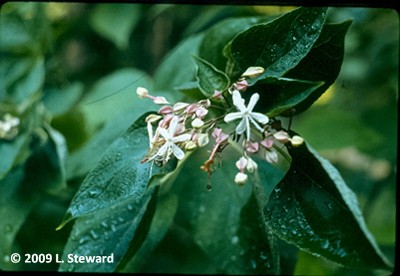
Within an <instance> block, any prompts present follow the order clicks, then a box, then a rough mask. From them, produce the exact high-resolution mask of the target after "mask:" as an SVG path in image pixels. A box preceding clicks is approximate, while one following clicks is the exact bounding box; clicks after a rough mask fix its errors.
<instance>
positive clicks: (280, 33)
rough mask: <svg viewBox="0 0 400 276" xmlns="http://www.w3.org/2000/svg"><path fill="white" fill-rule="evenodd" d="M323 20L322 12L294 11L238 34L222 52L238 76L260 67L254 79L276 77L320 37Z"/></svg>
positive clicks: (303, 8) (311, 10)
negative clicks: (249, 69)
mask: <svg viewBox="0 0 400 276" xmlns="http://www.w3.org/2000/svg"><path fill="white" fill-rule="evenodd" d="M325 17H326V8H310V7H301V8H298V9H295V10H293V11H291V12H288V13H286V14H284V15H282V16H281V17H279V18H277V19H275V20H273V21H271V22H269V23H265V24H258V25H255V26H253V27H251V28H249V29H247V30H246V31H244V32H241V33H239V34H238V35H237V36H235V37H234V39H233V40H232V41H231V42H230V43H229V44H228V45H227V46H226V49H225V50H224V52H225V54H226V55H227V56H228V57H229V58H230V59H231V60H232V61H233V62H234V64H235V65H236V66H237V67H238V69H239V70H240V71H241V72H244V71H245V70H246V69H247V68H248V67H251V66H261V67H263V68H264V69H265V71H264V73H263V74H262V75H260V76H259V77H258V79H261V78H265V77H280V76H282V75H283V74H284V73H286V72H287V71H288V70H290V69H292V68H293V67H295V66H296V65H297V64H298V63H299V62H300V61H301V60H302V59H303V58H304V57H305V56H306V55H307V53H308V52H309V51H310V49H311V48H312V46H313V45H314V43H315V41H316V40H317V38H318V36H319V35H320V32H321V29H322V26H323V24H324V21H325ZM256 80H257V78H255V79H254V80H253V81H256Z"/></svg>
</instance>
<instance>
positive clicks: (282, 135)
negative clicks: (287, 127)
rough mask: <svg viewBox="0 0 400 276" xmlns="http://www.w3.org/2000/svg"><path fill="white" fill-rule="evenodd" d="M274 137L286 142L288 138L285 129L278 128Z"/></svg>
mask: <svg viewBox="0 0 400 276" xmlns="http://www.w3.org/2000/svg"><path fill="white" fill-rule="evenodd" d="M274 138H275V139H276V140H278V141H279V142H282V143H286V142H287V141H289V140H290V136H289V134H288V133H287V132H286V131H283V130H280V131H278V132H277V133H275V134H274Z"/></svg>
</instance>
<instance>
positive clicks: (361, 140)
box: [296, 106, 386, 151]
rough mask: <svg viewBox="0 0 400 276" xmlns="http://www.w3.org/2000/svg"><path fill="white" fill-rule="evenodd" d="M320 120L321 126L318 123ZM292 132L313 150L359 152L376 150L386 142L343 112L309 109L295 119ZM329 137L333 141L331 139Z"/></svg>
mask: <svg viewBox="0 0 400 276" xmlns="http://www.w3.org/2000/svg"><path fill="white" fill-rule="evenodd" d="M321 118H323V122H322V121H321ZM299 120H300V121H299V122H301V123H299V124H296V130H297V131H298V132H300V133H301V134H302V135H303V137H307V141H308V142H309V143H310V144H312V145H316V146H315V149H316V150H332V149H339V148H345V147H356V148H358V149H360V150H362V151H368V150H371V149H378V148H380V147H382V146H383V145H384V143H385V140H386V138H385V137H384V136H383V135H382V134H381V133H380V132H377V131H376V130H374V129H373V128H372V127H371V126H369V125H367V124H366V123H365V122H363V121H362V120H360V118H358V117H357V116H354V114H352V113H351V112H348V110H346V109H337V108H334V107H329V108H325V107H322V106H321V107H319V106H316V107H313V108H312V109H310V110H309V112H306V113H303V114H301V115H300V117H299ZM332 135H334V136H335V139H332Z"/></svg>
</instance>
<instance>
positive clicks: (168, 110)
mask: <svg viewBox="0 0 400 276" xmlns="http://www.w3.org/2000/svg"><path fill="white" fill-rule="evenodd" d="M172 111H173V109H172V107H170V106H168V105H164V106H163V107H161V108H160V109H159V110H158V112H157V113H158V114H162V115H167V114H171V113H172Z"/></svg>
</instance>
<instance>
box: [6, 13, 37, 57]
mask: <svg viewBox="0 0 400 276" xmlns="http://www.w3.org/2000/svg"><path fill="white" fill-rule="evenodd" d="M0 26H1V28H0V49H1V50H2V51H16V52H24V51H30V50H29V46H30V45H31V42H32V40H33V37H32V34H31V33H30V31H29V28H28V26H27V25H26V24H24V22H23V21H22V20H20V19H19V18H17V17H12V16H5V15H2V16H0Z"/></svg>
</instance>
